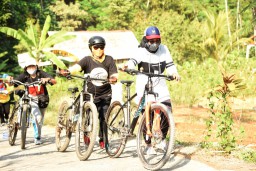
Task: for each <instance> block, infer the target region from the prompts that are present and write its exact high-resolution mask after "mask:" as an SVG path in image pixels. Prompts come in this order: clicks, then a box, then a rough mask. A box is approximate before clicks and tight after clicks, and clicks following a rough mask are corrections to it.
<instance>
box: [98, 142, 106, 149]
mask: <svg viewBox="0 0 256 171" xmlns="http://www.w3.org/2000/svg"><path fill="white" fill-rule="evenodd" d="M99 144H100V148H101V149H104V148H105V144H104V142H103V141H100V142H99Z"/></svg>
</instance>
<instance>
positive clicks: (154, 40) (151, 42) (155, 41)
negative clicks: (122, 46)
mask: <svg viewBox="0 0 256 171" xmlns="http://www.w3.org/2000/svg"><path fill="white" fill-rule="evenodd" d="M148 42H149V43H150V44H153V43H160V39H149V40H148Z"/></svg>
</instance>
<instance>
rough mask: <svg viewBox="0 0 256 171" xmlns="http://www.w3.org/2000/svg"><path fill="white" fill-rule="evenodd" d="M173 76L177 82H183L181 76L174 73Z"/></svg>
mask: <svg viewBox="0 0 256 171" xmlns="http://www.w3.org/2000/svg"><path fill="white" fill-rule="evenodd" d="M171 76H172V77H173V79H174V80H176V81H180V80H181V78H180V75H179V74H178V73H173V74H172V75H171Z"/></svg>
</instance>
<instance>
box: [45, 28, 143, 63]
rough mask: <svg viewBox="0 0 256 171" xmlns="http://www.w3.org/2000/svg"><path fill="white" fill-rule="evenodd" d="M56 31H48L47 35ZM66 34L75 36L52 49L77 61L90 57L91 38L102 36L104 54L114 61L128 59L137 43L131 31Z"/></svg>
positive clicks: (134, 50) (134, 51) (75, 32)
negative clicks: (89, 43) (104, 43)
mask: <svg viewBox="0 0 256 171" xmlns="http://www.w3.org/2000/svg"><path fill="white" fill-rule="evenodd" d="M55 33H56V31H49V32H48V34H49V35H53V34H55ZM67 34H71V35H76V38H75V39H71V40H68V41H65V42H62V43H59V44H56V45H54V47H53V49H58V50H64V51H67V52H69V53H71V54H73V55H75V56H77V57H78V58H79V59H81V58H83V57H85V56H87V55H90V54H91V52H90V49H89V47H88V41H89V39H90V38H91V37H92V36H102V37H103V38H104V39H105V40H106V47H105V54H107V55H110V56H112V57H113V58H114V59H128V58H130V57H131V56H133V55H134V53H136V49H137V48H138V45H139V42H138V40H137V39H136V37H135V35H134V34H133V32H132V31H122V30H118V31H73V32H67Z"/></svg>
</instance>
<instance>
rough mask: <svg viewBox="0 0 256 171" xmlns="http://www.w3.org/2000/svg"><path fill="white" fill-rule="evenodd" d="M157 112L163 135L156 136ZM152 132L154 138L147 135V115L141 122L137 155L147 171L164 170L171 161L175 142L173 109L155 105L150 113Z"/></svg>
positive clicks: (158, 104)
mask: <svg viewBox="0 0 256 171" xmlns="http://www.w3.org/2000/svg"><path fill="white" fill-rule="evenodd" d="M155 111H158V112H159V111H160V113H161V114H160V130H159V131H161V134H160V135H159V134H154V133H153V132H154V130H153V128H154V127H153V125H154V123H153V122H157V121H156V119H154V113H155ZM148 124H150V131H151V132H152V133H153V134H152V136H148V135H146V132H147V128H146V116H145V113H144V115H143V117H142V119H141V121H140V124H139V128H138V135H137V153H138V156H139V158H140V160H141V162H142V164H143V166H144V167H145V168H146V169H149V170H158V169H160V168H162V167H163V166H164V165H165V163H166V162H167V161H168V160H169V159H170V155H171V153H172V151H173V148H174V142H175V137H174V136H175V123H174V119H173V115H172V112H171V109H170V108H169V107H167V106H165V105H164V104H161V103H154V104H152V105H151V111H150V123H148ZM154 129H155V128H154Z"/></svg>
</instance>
